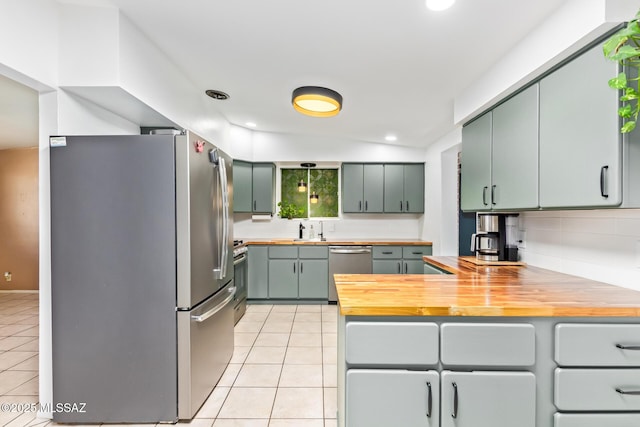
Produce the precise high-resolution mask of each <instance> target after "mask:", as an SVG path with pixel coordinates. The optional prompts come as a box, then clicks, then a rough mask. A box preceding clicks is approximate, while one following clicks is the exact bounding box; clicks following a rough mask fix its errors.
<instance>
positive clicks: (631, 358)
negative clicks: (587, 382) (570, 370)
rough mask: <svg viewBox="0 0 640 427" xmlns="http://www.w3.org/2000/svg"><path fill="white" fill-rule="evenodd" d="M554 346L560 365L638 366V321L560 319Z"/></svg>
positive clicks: (639, 349) (639, 329)
mask: <svg viewBox="0 0 640 427" xmlns="http://www.w3.org/2000/svg"><path fill="white" fill-rule="evenodd" d="M616 346H618V347H616ZM619 347H623V348H619ZM624 347H626V348H624ZM555 349H556V350H555V353H556V354H555V359H556V362H557V363H558V365H561V366H640V325H621V324H615V325H604V324H569V323H561V324H558V325H556V333H555Z"/></svg>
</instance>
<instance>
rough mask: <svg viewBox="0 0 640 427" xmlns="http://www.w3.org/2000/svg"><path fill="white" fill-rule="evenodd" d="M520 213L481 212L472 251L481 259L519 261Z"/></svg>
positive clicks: (477, 219) (473, 236)
mask: <svg viewBox="0 0 640 427" xmlns="http://www.w3.org/2000/svg"><path fill="white" fill-rule="evenodd" d="M517 217H518V214H498V213H479V214H477V217H476V232H475V233H474V234H472V235H471V251H472V252H475V254H476V258H477V259H478V260H480V261H518V240H517V236H518V219H517Z"/></svg>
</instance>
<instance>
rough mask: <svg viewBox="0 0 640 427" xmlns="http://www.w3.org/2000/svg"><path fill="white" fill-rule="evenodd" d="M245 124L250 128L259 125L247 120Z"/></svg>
mask: <svg viewBox="0 0 640 427" xmlns="http://www.w3.org/2000/svg"><path fill="white" fill-rule="evenodd" d="M245 125H247V126H249V127H250V128H254V127H256V126H258V125H257V124H255V123H253V122H247V123H245Z"/></svg>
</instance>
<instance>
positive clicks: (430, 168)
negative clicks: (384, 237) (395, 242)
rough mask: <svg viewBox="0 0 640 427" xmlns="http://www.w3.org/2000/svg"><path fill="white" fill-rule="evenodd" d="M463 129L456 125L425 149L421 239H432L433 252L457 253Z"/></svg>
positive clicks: (441, 253) (440, 253) (439, 253)
mask: <svg viewBox="0 0 640 427" xmlns="http://www.w3.org/2000/svg"><path fill="white" fill-rule="evenodd" d="M461 142H462V129H461V128H456V129H455V130H453V131H452V132H450V133H449V134H447V135H445V136H444V137H442V138H440V140H438V141H437V142H435V143H434V144H432V145H430V146H429V148H427V152H426V163H427V166H426V171H425V213H424V218H423V224H422V233H421V238H422V239H423V240H427V241H431V242H433V254H434V255H457V254H458V201H457V185H458V184H457V182H458V152H459V151H460V143H461Z"/></svg>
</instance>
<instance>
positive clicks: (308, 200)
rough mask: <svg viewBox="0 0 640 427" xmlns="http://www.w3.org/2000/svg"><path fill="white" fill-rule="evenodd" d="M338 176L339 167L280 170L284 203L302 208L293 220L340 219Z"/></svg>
mask: <svg viewBox="0 0 640 427" xmlns="http://www.w3.org/2000/svg"><path fill="white" fill-rule="evenodd" d="M338 176H339V174H338V169H336V168H325V169H322V168H313V169H311V168H310V169H300V168H297V169H281V176H280V178H281V181H280V191H281V192H280V194H281V201H282V203H283V204H284V203H292V204H294V205H295V206H296V207H298V208H300V209H301V211H300V213H298V214H296V215H294V218H337V217H338V212H339V211H340V209H339V199H340V197H339V193H338V189H339V181H338ZM301 184H304V185H301ZM316 195H317V198H316V197H315V196H316ZM311 196H313V197H311ZM314 199H315V200H314Z"/></svg>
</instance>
